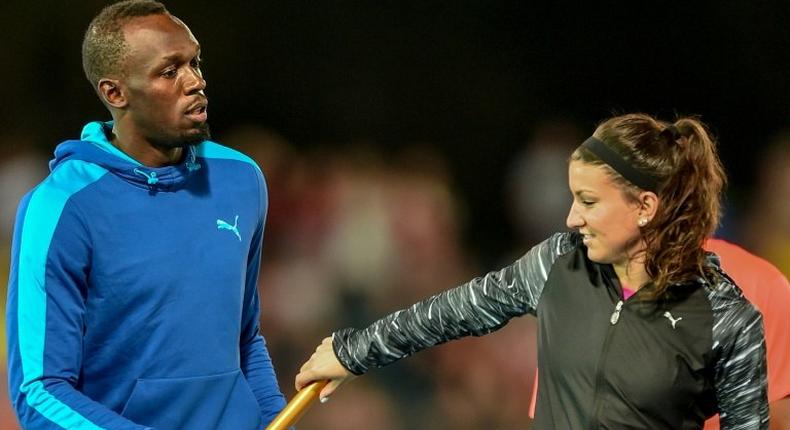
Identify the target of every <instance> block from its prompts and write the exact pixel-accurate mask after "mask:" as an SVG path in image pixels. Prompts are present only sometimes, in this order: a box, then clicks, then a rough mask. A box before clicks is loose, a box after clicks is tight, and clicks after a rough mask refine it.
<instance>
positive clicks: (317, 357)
mask: <svg viewBox="0 0 790 430" xmlns="http://www.w3.org/2000/svg"><path fill="white" fill-rule="evenodd" d="M355 377H356V375H354V374H353V373H351V372H349V371H348V370H347V369H346V368H345V367H343V365H342V364H340V361H339V360H338V359H337V356H335V351H334V349H333V348H332V338H331V337H327V338H325V339H324V340H323V341H322V342H321V345H318V348H316V349H315V352H314V353H313V355H312V356H311V357H310V359H309V360H307V362H305V364H303V365H302V368H301V369H300V370H299V374H298V375H296V379H295V381H294V386H295V387H296V391H299V390H301V389H302V388H304V387H305V386H306V385H308V384H309V383H311V382H313V381H324V380H329V383H328V384H326V386H325V387H324V389H323V390H321V394H319V398H320V399H321V403H324V402H326V401H327V400H329V396H331V395H332V393H334V392H335V390H336V389H337V387H339V386H340V385H341V384H343V383H344V382H346V381H350V380H351V379H354V378H355Z"/></svg>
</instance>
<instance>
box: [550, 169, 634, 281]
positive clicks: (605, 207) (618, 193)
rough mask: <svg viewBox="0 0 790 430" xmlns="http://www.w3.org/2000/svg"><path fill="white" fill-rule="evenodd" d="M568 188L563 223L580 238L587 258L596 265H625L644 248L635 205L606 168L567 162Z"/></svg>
mask: <svg viewBox="0 0 790 430" xmlns="http://www.w3.org/2000/svg"><path fill="white" fill-rule="evenodd" d="M568 185H569V186H570V189H571V193H572V194H573V204H572V205H571V210H570V213H568V219H567V220H566V224H567V225H568V227H569V228H571V229H575V230H578V231H579V233H581V234H582V235H583V237H584V239H583V240H584V244H585V245H586V246H587V257H588V258H589V259H590V260H592V261H595V262H597V263H604V264H613V265H625V264H627V263H628V261H629V258H630V256H633V255H635V254H636V253H637V251H639V250H641V248H642V247H644V244H643V243H642V241H641V240H640V234H639V225H638V224H637V223H638V221H639V215H640V211H639V209H640V205H639V203H638V202H635V201H633V200H631V199H627V198H626V196H625V193H623V191H622V190H621V188H620V187H619V186H617V185H616V184H615V183H614V182H613V181H612V180H611V179H610V177H609V174H608V173H607V169H605V168H604V167H602V166H598V165H593V164H588V163H585V162H583V161H576V160H574V161H571V162H570V165H569V166H568Z"/></svg>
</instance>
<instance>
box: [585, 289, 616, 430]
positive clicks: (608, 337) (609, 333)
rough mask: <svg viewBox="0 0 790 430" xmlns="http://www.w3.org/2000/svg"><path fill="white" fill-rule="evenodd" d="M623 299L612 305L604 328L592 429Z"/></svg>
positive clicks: (599, 410) (594, 398) (596, 381)
mask: <svg viewBox="0 0 790 430" xmlns="http://www.w3.org/2000/svg"><path fill="white" fill-rule="evenodd" d="M623 304H624V302H623V300H622V299H620V300H618V301H617V304H616V305H615V307H614V311H613V312H612V316H610V317H609V323H610V324H609V327H607V329H606V337H605V338H604V341H603V349H602V350H601V357H600V359H599V361H598V366H597V367H598V368H597V369H596V371H595V389H594V390H593V408H592V416H591V417H590V428H591V429H593V430H596V429H598V427H599V426H598V424H599V423H598V416H600V412H601V407H602V406H603V404H602V401H601V396H600V395H599V393H598V392H599V391H600V390H601V386H602V385H603V382H604V377H603V367H604V363H605V362H606V356H607V355H608V354H609V344H610V343H611V339H612V333H613V332H614V326H615V325H617V322H618V321H620V312H621V311H622V310H623Z"/></svg>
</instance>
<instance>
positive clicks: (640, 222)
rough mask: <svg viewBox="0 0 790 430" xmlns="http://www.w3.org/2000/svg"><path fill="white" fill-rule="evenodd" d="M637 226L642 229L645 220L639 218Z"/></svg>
mask: <svg viewBox="0 0 790 430" xmlns="http://www.w3.org/2000/svg"><path fill="white" fill-rule="evenodd" d="M637 224H639V227H644V226H645V224H647V220H646V219H645V218H639V222H638V223H637Z"/></svg>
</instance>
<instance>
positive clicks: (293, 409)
mask: <svg viewBox="0 0 790 430" xmlns="http://www.w3.org/2000/svg"><path fill="white" fill-rule="evenodd" d="M327 383H329V381H315V382H312V383H310V384H309V385H307V386H306V387H304V388H302V389H301V390H299V392H297V393H296V395H294V397H293V398H292V399H291V401H290V402H288V404H287V405H285V407H284V408H283V410H282V411H280V413H279V414H277V416H276V417H275V418H274V420H272V422H271V423H269V425H268V426H266V430H286V429H288V428H289V427H291V426H292V425H294V424H296V422H297V421H299V418H301V417H302V415H304V413H305V412H307V410H308V409H309V408H310V406H311V405H312V404H313V402H315V400H316V399H317V398H318V395H319V394H320V393H321V390H322V389H323V388H324V387H325V386H326V384H327Z"/></svg>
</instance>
